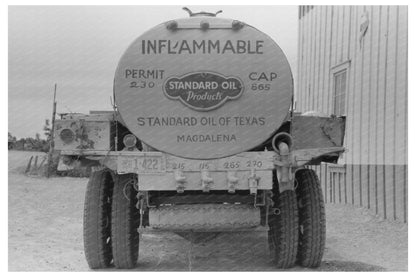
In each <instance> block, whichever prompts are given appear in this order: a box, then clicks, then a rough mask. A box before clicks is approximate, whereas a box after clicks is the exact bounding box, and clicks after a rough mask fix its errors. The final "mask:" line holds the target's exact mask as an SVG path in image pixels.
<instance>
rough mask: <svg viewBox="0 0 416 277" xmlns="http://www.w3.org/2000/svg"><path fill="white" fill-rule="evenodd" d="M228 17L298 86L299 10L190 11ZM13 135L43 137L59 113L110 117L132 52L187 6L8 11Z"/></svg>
mask: <svg viewBox="0 0 416 277" xmlns="http://www.w3.org/2000/svg"><path fill="white" fill-rule="evenodd" d="M188 7H189V8H190V9H191V10H192V11H193V12H198V11H201V10H204V11H209V12H215V11H218V10H223V13H221V14H219V15H218V17H225V18H232V19H238V20H240V21H243V22H245V23H247V24H250V25H252V26H254V27H256V28H257V29H259V30H261V31H262V32H264V33H266V34H268V35H269V36H270V37H272V38H273V39H274V40H275V41H276V42H277V44H279V46H280V47H281V48H282V50H283V52H284V53H285V54H286V56H287V58H288V60H289V63H290V65H291V68H292V73H293V75H294V79H295V83H296V73H297V36H298V21H297V20H298V18H297V13H298V8H297V6H188ZM8 16H9V26H8V59H9V61H8V67H9V70H8V76H9V79H8V83H9V84H8V89H9V92H8V115H9V117H8V125H9V126H8V130H9V132H11V133H12V135H14V136H16V137H17V138H22V137H34V136H35V134H36V133H40V134H41V135H42V136H43V131H42V128H43V125H44V122H45V119H47V118H48V119H50V118H51V117H52V101H53V90H54V84H55V83H57V102H58V104H57V112H58V113H66V112H81V113H88V112H89V111H90V110H111V109H112V108H111V102H110V97H111V96H112V91H113V79H114V73H115V69H116V66H117V64H118V61H119V59H120V57H121V56H122V54H123V53H124V51H125V50H126V49H127V47H128V46H129V45H130V43H131V42H133V40H134V39H136V38H137V37H138V36H140V35H141V34H142V33H144V32H145V31H147V30H148V29H150V28H152V27H154V26H155V25H157V24H160V23H162V22H165V21H168V20H172V19H176V18H183V17H187V16H188V14H187V13H186V12H185V11H183V10H182V6H9V11H8Z"/></svg>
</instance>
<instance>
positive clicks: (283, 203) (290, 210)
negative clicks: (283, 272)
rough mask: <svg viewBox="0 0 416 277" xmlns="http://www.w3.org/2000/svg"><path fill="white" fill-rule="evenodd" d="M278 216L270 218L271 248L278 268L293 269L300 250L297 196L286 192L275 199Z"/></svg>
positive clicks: (288, 191) (290, 191)
mask: <svg viewBox="0 0 416 277" xmlns="http://www.w3.org/2000/svg"><path fill="white" fill-rule="evenodd" d="M273 201H274V203H275V208H277V209H276V214H272V215H270V216H269V227H270V229H269V234H268V235H269V236H268V237H269V247H270V252H271V254H272V257H273V260H274V263H275V265H276V266H277V267H278V268H290V267H293V266H294V264H295V262H296V254H297V248H298V232H299V231H298V209H297V202H296V194H295V192H294V191H292V190H286V191H284V192H282V193H281V194H279V195H278V196H277V197H275V198H274V199H273Z"/></svg>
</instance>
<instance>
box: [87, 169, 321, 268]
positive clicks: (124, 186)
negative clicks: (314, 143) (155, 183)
mask: <svg viewBox="0 0 416 277" xmlns="http://www.w3.org/2000/svg"><path fill="white" fill-rule="evenodd" d="M135 178H136V177H135V175H134V174H124V175H116V174H114V173H112V171H110V170H108V169H101V170H97V171H93V172H92V175H91V177H90V180H89V182H88V185H87V191H86V195H85V206H84V251H85V256H86V259H87V262H88V265H89V267H90V268H92V269H99V268H106V267H109V266H111V265H112V264H113V265H114V266H115V267H116V268H134V267H135V266H136V264H137V260H138V253H139V233H138V232H137V227H138V226H139V224H140V215H139V213H138V210H137V209H136V203H137V199H136V193H137V191H136V188H135V185H136V184H137V180H136V179H135ZM275 182H277V180H276V179H275ZM295 183H296V189H295V191H293V190H286V191H284V192H282V193H279V192H278V190H277V189H275V190H274V198H273V201H274V203H275V207H274V208H275V209H274V210H275V213H273V214H272V215H270V216H269V227H270V230H269V246H270V250H271V253H272V254H273V256H274V261H275V265H276V266H277V267H278V268H290V267H293V266H294V265H295V264H296V263H297V264H299V265H301V266H305V267H317V266H319V265H320V263H321V260H322V256H323V252H324V249H325V208H324V201H323V197H322V190H321V186H320V183H319V180H318V177H317V176H316V173H315V172H314V171H313V170H310V169H300V170H298V171H297V172H296V175H295Z"/></svg>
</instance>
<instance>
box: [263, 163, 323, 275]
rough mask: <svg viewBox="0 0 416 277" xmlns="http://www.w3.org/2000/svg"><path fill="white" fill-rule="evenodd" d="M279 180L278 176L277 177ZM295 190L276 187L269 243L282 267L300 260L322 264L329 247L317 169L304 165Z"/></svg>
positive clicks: (307, 263) (307, 265) (308, 264)
mask: <svg viewBox="0 0 416 277" xmlns="http://www.w3.org/2000/svg"><path fill="white" fill-rule="evenodd" d="M274 182H275V183H277V179H276V178H275V180H274ZM295 184H296V186H295V191H293V190H286V191H283V192H282V193H279V191H278V188H277V186H276V188H275V189H274V191H273V193H274V198H273V202H274V203H275V206H274V208H275V209H274V210H275V213H274V214H272V215H270V216H269V227H270V230H269V246H270V250H271V253H272V255H273V260H274V262H275V265H276V267H278V268H290V267H293V266H294V265H295V264H296V263H297V264H298V265H300V266H304V267H318V266H319V265H320V264H321V260H322V256H323V253H324V249H325V233H326V226H325V207H324V201H323V196H322V189H321V186H320V183H319V180H318V177H317V176H316V173H315V172H314V171H313V170H310V169H300V170H298V171H297V172H296V175H295Z"/></svg>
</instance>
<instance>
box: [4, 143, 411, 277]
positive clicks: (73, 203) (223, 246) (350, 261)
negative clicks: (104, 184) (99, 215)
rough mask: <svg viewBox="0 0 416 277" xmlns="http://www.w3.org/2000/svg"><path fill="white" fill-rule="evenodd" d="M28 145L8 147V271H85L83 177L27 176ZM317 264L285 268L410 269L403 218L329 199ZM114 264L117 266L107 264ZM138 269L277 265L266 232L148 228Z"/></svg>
mask: <svg viewBox="0 0 416 277" xmlns="http://www.w3.org/2000/svg"><path fill="white" fill-rule="evenodd" d="M30 155H33V152H32V153H27V152H18V151H9V186H8V189H9V192H8V193H9V196H8V197H9V198H8V199H9V211H8V212H9V226H8V227H9V235H8V236H9V245H8V247H9V262H8V264H9V271H88V270H89V268H88V266H87V263H86V261H85V258H84V250H83V241H82V212H83V201H84V190H85V186H86V183H87V179H85V178H70V177H60V178H50V179H46V178H43V177H28V176H25V175H23V174H22V170H24V166H25V164H26V163H27V161H28V159H29V157H30ZM326 212H327V242H326V251H325V254H324V258H323V263H322V265H321V267H319V268H317V269H304V268H301V267H295V268H293V269H291V270H290V271H407V267H408V265H407V261H408V256H407V255H408V237H407V224H402V223H398V222H388V221H383V220H381V219H379V218H377V217H375V216H374V215H372V214H371V213H370V212H369V211H367V210H365V209H361V208H356V207H352V206H344V205H342V206H341V205H327V206H326ZM109 270H115V269H109ZM135 270H136V271H188V270H192V271H232V270H238V271H246V270H247V271H276V268H274V267H273V265H272V263H271V262H270V259H269V251H268V246H267V234H265V233H262V232H257V233H255V232H251V233H230V234H220V235H218V236H216V237H215V238H213V239H212V240H208V241H205V242H200V243H197V244H195V243H194V244H193V243H191V242H189V241H187V240H185V239H183V238H182V237H180V236H178V235H176V234H173V233H163V234H145V235H143V237H142V239H141V242H140V250H139V264H138V267H137V268H136V269H135Z"/></svg>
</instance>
